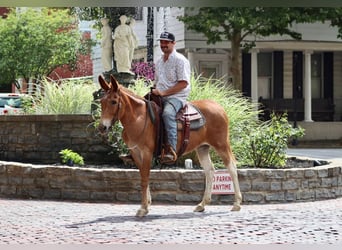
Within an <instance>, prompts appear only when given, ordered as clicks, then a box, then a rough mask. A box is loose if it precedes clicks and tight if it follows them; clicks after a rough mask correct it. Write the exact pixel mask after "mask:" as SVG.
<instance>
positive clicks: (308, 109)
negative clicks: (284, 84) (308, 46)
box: [304, 51, 312, 122]
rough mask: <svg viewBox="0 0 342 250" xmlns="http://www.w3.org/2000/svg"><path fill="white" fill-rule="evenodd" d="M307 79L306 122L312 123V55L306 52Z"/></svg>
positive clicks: (305, 90)
mask: <svg viewBox="0 0 342 250" xmlns="http://www.w3.org/2000/svg"><path fill="white" fill-rule="evenodd" d="M304 53H305V75H304V77H305V79H304V121H306V122H312V118H311V98H312V97H311V54H312V51H305V52H304Z"/></svg>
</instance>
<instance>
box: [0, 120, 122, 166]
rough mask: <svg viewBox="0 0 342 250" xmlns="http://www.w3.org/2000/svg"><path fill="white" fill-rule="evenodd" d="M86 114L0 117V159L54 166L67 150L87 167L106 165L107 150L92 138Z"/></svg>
mask: <svg viewBox="0 0 342 250" xmlns="http://www.w3.org/2000/svg"><path fill="white" fill-rule="evenodd" d="M92 122H93V119H92V117H91V116H90V115H20V116H19V115H18V116H17V115H13V116H0V160H4V161H18V162H29V163H49V164H51V163H56V162H59V161H60V157H59V154H58V152H59V151H60V150H61V149H65V148H69V149H72V150H74V151H76V152H77V153H79V154H80V155H82V156H83V157H84V160H85V162H87V163H89V164H91V163H96V164H101V163H110V162H113V161H115V160H117V159H115V156H113V155H109V154H108V153H109V152H110V150H111V148H110V147H109V146H107V145H106V144H105V143H104V142H103V141H102V139H101V138H99V137H98V136H96V135H95V131H94V127H93V126H91V125H90V124H91V123H92Z"/></svg>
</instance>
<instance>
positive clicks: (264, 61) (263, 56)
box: [258, 52, 273, 99]
mask: <svg viewBox="0 0 342 250" xmlns="http://www.w3.org/2000/svg"><path fill="white" fill-rule="evenodd" d="M272 65H273V57H272V52H261V53H258V96H259V97H262V98H263V99H271V98H272V97H273V96H272V82H273V75H272Z"/></svg>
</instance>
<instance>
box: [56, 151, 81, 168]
mask: <svg viewBox="0 0 342 250" xmlns="http://www.w3.org/2000/svg"><path fill="white" fill-rule="evenodd" d="M59 154H60V157H61V161H62V163H65V164H68V165H69V166H73V164H77V165H84V160H83V157H82V156H81V155H79V154H78V153H76V152H74V151H72V150H71V149H67V148H66V149H63V150H61V151H59Z"/></svg>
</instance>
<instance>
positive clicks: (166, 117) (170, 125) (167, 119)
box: [162, 98, 183, 152]
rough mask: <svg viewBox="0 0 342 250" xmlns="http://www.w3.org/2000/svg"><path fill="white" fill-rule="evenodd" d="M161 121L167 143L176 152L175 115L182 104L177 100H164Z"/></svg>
mask: <svg viewBox="0 0 342 250" xmlns="http://www.w3.org/2000/svg"><path fill="white" fill-rule="evenodd" d="M163 105H164V108H163V115H162V116H163V121H164V126H165V131H166V135H167V139H168V142H169V144H170V146H171V147H172V148H173V150H174V151H175V152H176V147H177V121H176V114H177V112H178V111H179V110H180V109H181V108H182V107H183V102H182V101H180V100H179V99H177V98H170V99H167V100H166V99H164V101H163Z"/></svg>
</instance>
